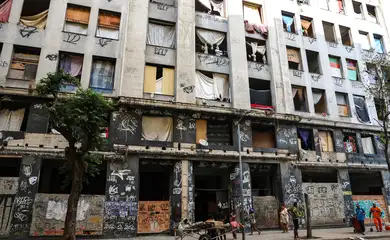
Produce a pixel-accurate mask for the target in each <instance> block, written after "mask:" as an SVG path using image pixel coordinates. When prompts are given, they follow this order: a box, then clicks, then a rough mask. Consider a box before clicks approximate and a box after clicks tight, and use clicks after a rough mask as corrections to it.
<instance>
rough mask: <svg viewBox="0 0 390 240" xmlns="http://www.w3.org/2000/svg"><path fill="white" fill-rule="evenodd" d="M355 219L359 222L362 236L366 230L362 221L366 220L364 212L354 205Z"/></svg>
mask: <svg viewBox="0 0 390 240" xmlns="http://www.w3.org/2000/svg"><path fill="white" fill-rule="evenodd" d="M355 212H356V218H357V220H358V222H359V225H360V229H361V230H362V234H363V235H365V233H364V232H365V231H366V228H365V227H364V219H365V218H366V212H365V211H364V209H363V208H360V205H359V204H357V205H356V211H355Z"/></svg>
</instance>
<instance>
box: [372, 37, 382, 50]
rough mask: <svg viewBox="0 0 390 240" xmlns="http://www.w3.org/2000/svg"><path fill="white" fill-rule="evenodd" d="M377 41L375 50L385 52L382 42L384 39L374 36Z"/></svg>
mask: <svg viewBox="0 0 390 240" xmlns="http://www.w3.org/2000/svg"><path fill="white" fill-rule="evenodd" d="M374 41H375V51H376V52H377V53H384V51H383V44H382V39H380V38H374Z"/></svg>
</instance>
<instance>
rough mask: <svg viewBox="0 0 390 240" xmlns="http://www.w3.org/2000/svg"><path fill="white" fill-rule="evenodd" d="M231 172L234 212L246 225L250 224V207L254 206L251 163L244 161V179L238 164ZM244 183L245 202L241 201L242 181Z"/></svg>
mask: <svg viewBox="0 0 390 240" xmlns="http://www.w3.org/2000/svg"><path fill="white" fill-rule="evenodd" d="M232 170H233V171H232V173H231V174H230V181H231V185H232V193H231V202H232V205H231V207H232V212H233V213H235V214H236V216H237V219H238V220H239V221H240V222H241V223H242V224H244V225H245V226H247V227H249V226H250V221H249V209H250V208H251V207H252V188H251V176H250V168H249V164H247V163H242V179H240V166H239V165H236V166H235V167H234V168H233V169H232ZM241 180H242V183H243V189H242V190H243V196H244V198H243V203H241V187H240V182H241ZM242 207H243V208H244V219H241V216H240V211H241V208H242Z"/></svg>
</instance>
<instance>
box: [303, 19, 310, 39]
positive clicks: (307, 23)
mask: <svg viewBox="0 0 390 240" xmlns="http://www.w3.org/2000/svg"><path fill="white" fill-rule="evenodd" d="M301 24H302V32H303V35H304V36H309V35H310V34H311V33H310V28H311V21H308V20H305V19H301ZM310 37H312V36H310Z"/></svg>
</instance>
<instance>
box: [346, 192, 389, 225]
mask: <svg viewBox="0 0 390 240" xmlns="http://www.w3.org/2000/svg"><path fill="white" fill-rule="evenodd" d="M352 200H353V208H354V209H356V205H357V204H359V205H360V207H361V208H363V209H364V211H365V212H366V218H368V217H370V209H371V207H372V204H374V203H375V204H376V206H377V207H379V208H381V209H382V210H383V211H384V214H383V215H382V218H383V219H385V221H388V220H387V219H388V213H387V211H386V203H385V199H384V197H383V196H382V195H378V196H375V195H371V196H363V195H354V196H352Z"/></svg>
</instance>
